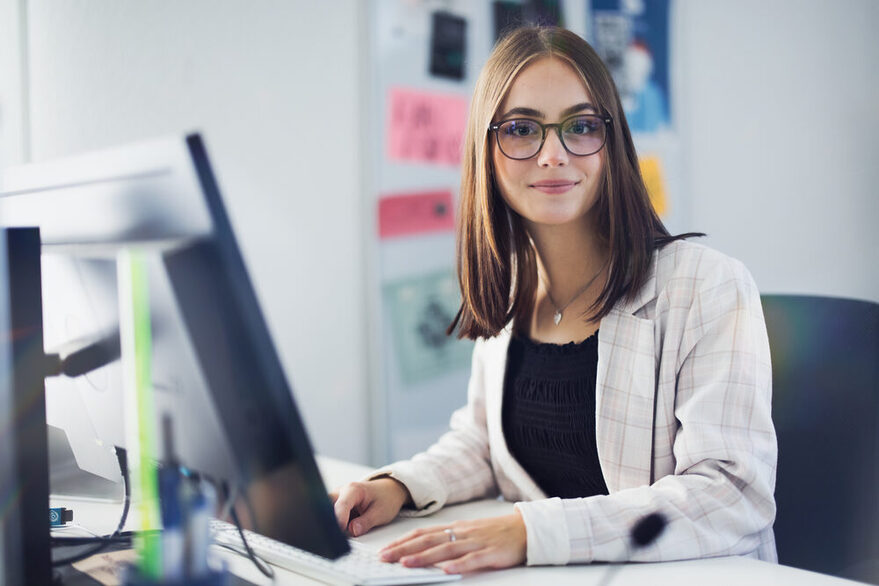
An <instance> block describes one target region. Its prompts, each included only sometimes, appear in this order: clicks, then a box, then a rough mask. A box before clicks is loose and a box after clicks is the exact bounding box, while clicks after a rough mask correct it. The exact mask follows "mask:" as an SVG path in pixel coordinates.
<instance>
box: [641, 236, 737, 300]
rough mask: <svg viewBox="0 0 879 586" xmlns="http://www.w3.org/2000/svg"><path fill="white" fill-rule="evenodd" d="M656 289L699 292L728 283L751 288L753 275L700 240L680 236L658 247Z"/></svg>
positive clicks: (655, 266) (655, 261)
mask: <svg viewBox="0 0 879 586" xmlns="http://www.w3.org/2000/svg"><path fill="white" fill-rule="evenodd" d="M654 273H655V275H656V290H657V292H660V291H667V292H669V291H671V292H690V293H691V294H692V293H695V292H697V291H700V290H705V289H709V288H713V287H715V286H720V285H724V284H728V285H730V286H732V287H733V288H743V287H744V288H750V287H752V286H753V278H752V277H751V274H750V272H748V269H747V268H746V267H745V265H744V264H743V263H742V262H741V261H739V260H737V259H735V258H733V257H731V256H728V255H726V254H724V253H722V252H720V251H718V250H715V249H713V248H711V247H709V246H706V245H704V244H702V243H699V242H690V241H687V240H676V241H674V242H670V243H669V244H667V245H665V246H663V247H662V248H660V249H658V250H657V251H656V253H655V257H654Z"/></svg>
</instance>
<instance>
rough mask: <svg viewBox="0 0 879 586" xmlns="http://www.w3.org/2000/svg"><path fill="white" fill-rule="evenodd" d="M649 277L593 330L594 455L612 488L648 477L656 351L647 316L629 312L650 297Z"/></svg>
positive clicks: (641, 482)
mask: <svg viewBox="0 0 879 586" xmlns="http://www.w3.org/2000/svg"><path fill="white" fill-rule="evenodd" d="M655 266H656V259H655V257H654V262H653V267H654V269H653V270H652V271H651V275H650V278H649V279H648V281H647V283H646V284H645V285H644V286H643V287H642V288H641V290H640V291H639V292H638V294H637V295H636V296H635V298H634V299H633V300H631V301H623V302H620V303H617V305H616V306H615V307H614V309H613V310H611V312H610V313H609V314H608V315H606V316H605V317H604V318H603V319H602V320H601V326H600V328H599V330H598V373H597V377H596V379H597V380H596V389H595V411H596V413H595V436H596V444H597V448H598V459H599V462H600V463H601V470H602V472H603V474H604V480H605V482H606V484H607V488H608V490H609V491H610V492H611V493H613V492H616V491H619V490H623V489H626V488H633V487H636V486H644V485H648V484H650V483H651V480H652V479H651V476H652V460H653V458H652V453H653V424H654V421H653V420H654V403H655V398H656V393H655V389H656V352H655V348H654V345H655V340H654V323H653V320H650V319H644V318H641V317H637V316H636V315H635V312H637V311H638V310H639V309H641V308H642V307H644V305H646V304H647V303H649V302H650V301H651V300H652V299H653V298H654V297H655V290H656V274H655V272H653V271H655Z"/></svg>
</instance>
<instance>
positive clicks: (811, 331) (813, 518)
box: [762, 295, 879, 584]
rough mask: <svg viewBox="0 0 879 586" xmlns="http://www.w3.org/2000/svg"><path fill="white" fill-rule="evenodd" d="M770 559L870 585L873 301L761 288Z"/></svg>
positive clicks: (875, 433)
mask: <svg viewBox="0 0 879 586" xmlns="http://www.w3.org/2000/svg"><path fill="white" fill-rule="evenodd" d="M762 301H763V312H764V315H765V317H766V328H767V331H768V334H769V346H770V351H771V354H772V395H773V396H772V418H773V421H774V422H775V428H776V431H777V432H778V477H777V483H776V489H775V499H776V503H777V506H778V514H777V517H776V520H775V537H776V541H777V546H778V560H779V563H781V564H784V565H788V566H794V567H798V568H802V569H806V570H813V571H817V572H822V573H826V574H833V575H836V576H840V577H844V578H849V579H854V580H861V581H866V582H871V583H874V584H879V304H877V303H873V302H869V301H855V300H850V299H838V298H830V297H807V296H797V295H764V296H763V297H762Z"/></svg>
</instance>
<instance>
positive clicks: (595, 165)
mask: <svg viewBox="0 0 879 586" xmlns="http://www.w3.org/2000/svg"><path fill="white" fill-rule="evenodd" d="M597 113H598V112H597V111H596V109H595V107H594V106H593V105H592V100H591V97H590V96H589V93H588V92H587V91H586V86H585V84H584V83H583V81H582V79H581V78H580V76H579V75H578V74H577V73H576V71H575V70H574V69H573V68H572V67H571V66H570V65H569V64H568V63H567V62H565V61H563V60H561V59H555V58H552V57H543V58H540V59H538V60H536V61H534V62H533V63H530V64H528V65H527V66H526V67H525V68H524V69H522V71H520V72H519V74H518V75H517V76H516V78H515V79H514V80H513V84H512V86H511V87H510V91H509V93H508V94H507V96H506V98H505V99H504V101H503V102H502V103H501V106H500V108H499V109H498V113H497V115H496V116H495V119H494V121H493V122H494V123H495V124H497V123H499V122H503V121H504V120H510V119H513V118H528V119H532V120H536V121H538V122H541V123H543V124H552V123H559V122H561V121H562V120H565V119H567V118H569V117H570V116H572V115H574V114H597ZM490 138H491V144H492V163H493V165H494V171H495V177H496V178H497V184H498V187H499V188H500V190H501V194H502V195H503V198H504V201H506V202H507V205H509V206H510V207H511V208H513V209H514V210H515V211H516V212H517V213H518V214H519V215H520V216H522V217H523V218H524V219H525V220H526V222H528V223H532V224H544V225H561V224H568V223H571V222H584V223H586V224H587V225H588V223H589V212H590V210H591V209H592V208H593V206H594V203H595V201H596V199H597V192H598V185H599V183H600V181H601V173H602V169H603V165H602V162H603V157H604V149H603V148H602V150H600V151H598V152H597V153H595V154H592V155H588V156H576V155H572V154H571V153H569V152H568V151H566V150H565V148H564V146H562V143H561V142H560V141H559V135H558V133H557V132H556V131H555V129H554V128H551V129H548V130H547V132H546V140H545V142H544V143H543V147H542V148H541V149H540V152H538V153H537V155H536V156H534V157H532V158H530V159H525V160H515V159H510V158H508V157H507V156H506V155H504V154H503V153H502V152H501V150H500V149H499V148H498V145H497V140H496V138H495V137H494V136H492V137H490Z"/></svg>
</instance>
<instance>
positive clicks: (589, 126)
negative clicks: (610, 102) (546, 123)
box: [565, 118, 597, 134]
mask: <svg viewBox="0 0 879 586" xmlns="http://www.w3.org/2000/svg"><path fill="white" fill-rule="evenodd" d="M596 126H597V125H596V124H595V123H594V122H592V121H591V120H588V119H585V118H584V119H581V120H573V121H571V122H570V123H569V124H568V126H567V128H566V129H565V132H569V133H571V134H589V133H590V132H595V130H596Z"/></svg>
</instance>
